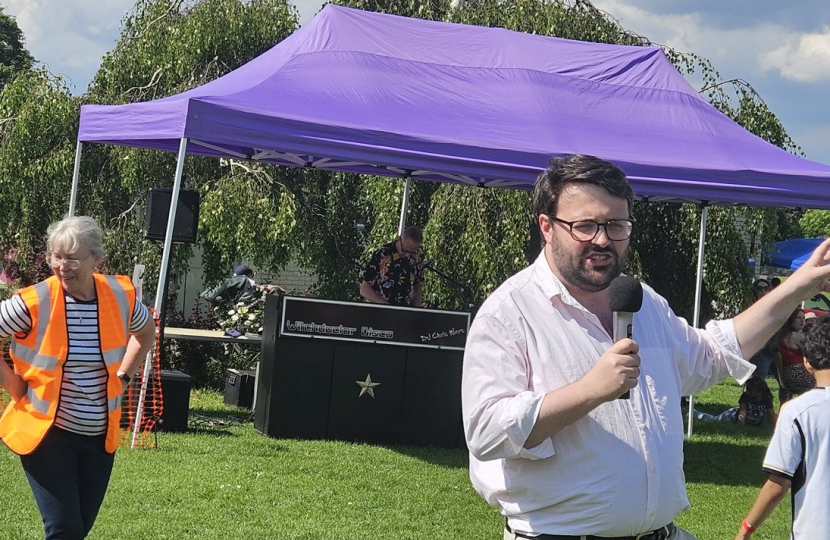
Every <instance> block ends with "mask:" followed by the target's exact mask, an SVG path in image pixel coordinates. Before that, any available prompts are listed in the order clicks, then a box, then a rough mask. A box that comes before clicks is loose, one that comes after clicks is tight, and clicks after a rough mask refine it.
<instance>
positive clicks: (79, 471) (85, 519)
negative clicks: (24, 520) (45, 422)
mask: <svg viewBox="0 0 830 540" xmlns="http://www.w3.org/2000/svg"><path fill="white" fill-rule="evenodd" d="M104 439H105V436H104V435H100V436H96V437H87V436H85V435H77V434H75V433H70V432H68V431H64V430H62V429H58V428H54V427H53V428H52V429H51V430H50V431H49V433H47V434H46V437H44V439H43V441H41V443H40V445H39V446H38V447H37V449H35V451H34V452H32V453H31V454H29V455H26V456H20V462H21V463H22V464H23V471H24V472H25V473H26V477H27V478H28V480H29V485H30V486H31V488H32V493H33V494H34V496H35V501H37V507H38V509H39V510H40V515H41V517H42V518H43V528H44V529H45V531H46V540H80V539H82V538H85V537H86V535H87V534H88V533H89V531H90V529H92V524H93V523H95V517H96V516H97V515H98V509H99V508H101V503H102V502H103V501H104V494H105V493H106V492H107V485H108V484H109V481H110V473H111V472H112V465H113V462H114V459H115V455H114V454H109V453H107V451H106V450H104Z"/></svg>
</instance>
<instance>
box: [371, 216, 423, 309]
mask: <svg viewBox="0 0 830 540" xmlns="http://www.w3.org/2000/svg"><path fill="white" fill-rule="evenodd" d="M422 241H423V233H422V232H421V229H420V228H419V227H416V226H414V225H413V226H411V227H407V228H406V229H405V230H404V231H403V234H401V235H400V236H399V237H398V238H396V239H395V241H394V242H390V243H388V244H384V245H382V246H381V247H380V248H378V250H377V251H375V253H374V254H373V255H372V258H371V259H370V260H369V263H368V264H367V265H366V268H365V269H364V270H363V275H362V276H361V278H362V280H363V281H362V283H361V284H360V296H362V297H363V298H365V299H366V300H367V301H369V302H371V303H373V304H390V305H393V306H415V307H420V306H421V302H422V299H423V284H424V256H423V253H422V252H421V242H422Z"/></svg>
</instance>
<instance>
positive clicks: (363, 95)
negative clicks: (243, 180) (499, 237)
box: [78, 5, 830, 209]
mask: <svg viewBox="0 0 830 540" xmlns="http://www.w3.org/2000/svg"><path fill="white" fill-rule="evenodd" d="M185 137H186V138H188V139H189V141H190V142H189V144H188V147H187V151H188V153H190V154H196V155H204V156H215V157H228V158H238V159H251V160H259V161H264V162H270V163H276V164H280V165H293V166H303V165H312V166H315V167H320V168H327V169H331V170H343V171H350V172H358V173H373V174H383V175H388V176H406V175H410V174H411V175H412V177H413V178H423V179H430V180H437V181H447V182H458V183H466V184H471V185H482V186H492V187H507V188H519V189H527V188H530V187H532V185H533V182H534V180H535V178H536V176H537V175H538V173H539V172H540V170H541V169H543V168H544V167H545V166H546V164H547V161H548V159H549V158H550V157H551V156H555V155H563V154H573V153H586V154H593V155H596V156H599V157H602V158H605V159H608V160H610V161H612V162H614V163H616V164H617V165H619V166H620V167H621V168H622V169H623V170H624V171H625V172H626V173H627V174H628V176H629V178H630V179H631V181H632V184H633V185H634V188H635V190H636V192H637V196H638V197H641V198H642V197H648V198H650V199H652V200H668V201H684V202H701V201H707V202H710V203H713V204H747V205H751V206H788V207H809V208H827V209H830V184H828V180H830V167H828V166H826V165H822V164H819V163H815V162H811V161H807V160H805V159H802V158H799V157H797V156H794V155H792V154H789V153H787V152H785V151H784V150H781V149H780V148H777V147H775V146H773V145H771V144H769V143H767V142H765V141H763V140H762V139H760V138H758V137H756V136H754V135H752V134H751V133H749V132H747V131H746V130H744V129H743V128H741V127H740V126H739V125H738V124H736V123H734V122H733V121H732V120H730V119H729V118H727V117H726V116H725V115H723V114H721V113H720V112H718V111H717V110H716V109H715V108H713V107H712V106H711V105H709V104H708V103H707V102H706V101H705V100H703V99H702V98H701V97H700V96H699V95H698V94H697V92H696V91H695V90H694V89H693V88H692V87H691V86H690V85H689V84H688V83H687V82H686V81H685V80H684V79H683V77H682V76H681V75H680V74H679V73H678V72H677V71H676V70H675V69H674V67H673V66H672V65H671V63H670V62H669V61H668V60H667V59H666V57H665V56H664V54H663V53H662V51H661V50H660V49H659V48H656V47H631V46H620V45H605V44H597V43H588V42H580V41H570V40H565V39H558V38H551V37H544V36H537V35H530V34H524V33H520V32H512V31H508V30H504V29H500V28H485V27H478V26H466V25H459V24H450V23H441V22H432V21H424V20H419V19H410V18H405V17H398V16H393V15H384V14H378V13H368V12H363V11H359V10H354V9H349V8H344V7H339V6H335V5H328V6H326V7H325V8H324V9H323V11H322V12H321V13H320V14H319V15H318V16H317V17H315V18H314V19H313V20H312V21H311V22H310V23H308V25H306V26H305V27H303V28H302V29H300V30H298V31H297V32H295V33H294V34H292V35H291V36H290V37H288V38H287V39H285V40H284V41H283V42H281V43H279V44H278V45H276V46H275V47H273V48H272V49H271V50H269V51H267V52H266V53H264V54H263V55H261V56H259V57H258V58H256V59H254V60H252V61H251V62H249V63H248V64H246V65H244V66H242V67H240V68H239V69H237V70H235V71H233V72H231V73H229V74H227V75H225V76H224V77H221V78H219V79H217V80H215V81H212V82H210V83H207V84H205V85H203V86H201V87H199V88H195V89H193V90H190V91H187V92H184V93H182V94H178V95H175V96H170V97H167V98H164V99H159V100H155V101H150V102H145V103H134V104H128V105H118V106H105V105H87V106H84V107H83V108H82V110H81V124H80V131H79V134H78V139H79V141H82V142H99V143H108V144H118V145H126V146H135V147H141V148H154V149H159V150H165V151H170V152H175V151H177V150H178V148H179V141H180V139H182V138H185Z"/></svg>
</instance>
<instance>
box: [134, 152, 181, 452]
mask: <svg viewBox="0 0 830 540" xmlns="http://www.w3.org/2000/svg"><path fill="white" fill-rule="evenodd" d="M186 155H187V137H184V138H182V140H181V142H180V143H179V156H178V159H177V161H176V176H175V179H174V180H173V193H172V194H171V195H170V213H169V214H167V232H166V233H165V235H164V250H163V251H162V255H161V265H160V266H159V280H158V285H156V302H155V304H154V306H153V307H154V308H155V311H156V314H157V315H158V316H161V307H162V303H163V301H164V291H165V287H164V284H165V283H166V282H167V269H168V267H169V266H170V252H171V251H172V249H173V225H174V224H175V222H176V208H177V207H178V205H179V191H181V188H182V173H183V171H184V158H185V156H186ZM156 339H158V340H159V342H161V341H162V340H163V339H164V335H163V332H159V334H158V335H157V336H156ZM159 346H161V343H159ZM149 358H150V355H149V354H148V355H147V359H145V361H144V376H143V377H142V379H141V392H140V393H139V395H138V406H137V407H136V413H135V424H134V425H133V440H132V443H131V444H130V448H135V445H136V441H137V440H138V430H139V428H140V427H141V417H142V415H143V414H144V400H145V399H146V398H147V385H148V383H149V381H150V373H151V372H152V370H153V363H152V362H150V361H149Z"/></svg>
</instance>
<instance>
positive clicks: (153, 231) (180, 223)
mask: <svg viewBox="0 0 830 540" xmlns="http://www.w3.org/2000/svg"><path fill="white" fill-rule="evenodd" d="M172 196H173V190H172V189H170V188H151V189H150V191H149V198H148V200H147V214H146V216H145V217H146V219H145V231H146V233H147V238H149V239H150V240H160V241H162V242H163V241H164V236H165V233H166V232H167V218H168V216H169V214H170V199H171V198H172ZM198 228H199V192H198V191H193V190H190V189H182V190H179V204H178V206H176V220H175V221H174V222H173V241H174V242H178V243H181V244H193V243H195V242H196V233H197V229H198Z"/></svg>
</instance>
